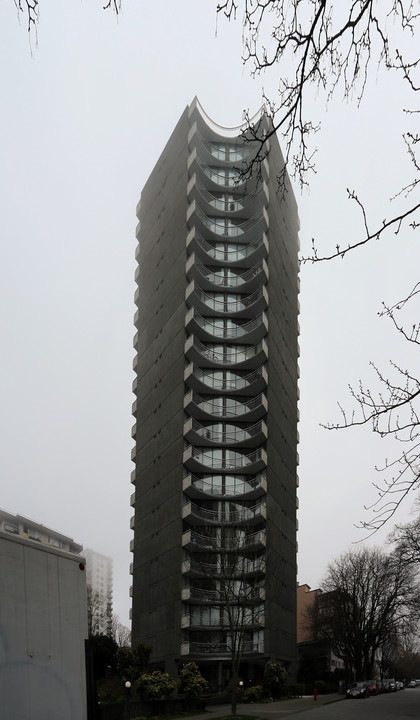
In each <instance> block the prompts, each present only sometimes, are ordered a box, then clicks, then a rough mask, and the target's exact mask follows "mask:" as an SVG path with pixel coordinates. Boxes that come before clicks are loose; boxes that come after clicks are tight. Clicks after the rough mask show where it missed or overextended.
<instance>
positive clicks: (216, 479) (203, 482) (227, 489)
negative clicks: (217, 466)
mask: <svg viewBox="0 0 420 720" xmlns="http://www.w3.org/2000/svg"><path fill="white" fill-rule="evenodd" d="M261 477H262V476H258V477H257V478H249V479H248V478H247V476H246V475H203V476H202V477H201V478H194V487H196V488H198V489H200V490H202V491H203V492H206V493H208V494H211V495H232V496H235V495H244V494H245V493H248V492H251V491H252V490H253V489H254V488H255V486H256V485H257V484H259V483H261Z"/></svg>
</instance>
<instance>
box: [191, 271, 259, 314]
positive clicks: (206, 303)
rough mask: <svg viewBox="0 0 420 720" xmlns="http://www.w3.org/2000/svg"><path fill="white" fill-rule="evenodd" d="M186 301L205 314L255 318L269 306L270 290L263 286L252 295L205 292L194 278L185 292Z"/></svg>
mask: <svg viewBox="0 0 420 720" xmlns="http://www.w3.org/2000/svg"><path fill="white" fill-rule="evenodd" d="M185 302H186V303H187V305H188V307H189V308H194V309H195V310H196V312H198V313H200V315H203V316H208V315H211V316H216V317H220V318H224V317H226V316H228V317H229V318H232V319H234V320H236V321H238V320H242V319H244V320H247V319H255V318H256V317H258V316H259V315H261V313H262V312H263V311H264V310H266V309H267V307H268V292H267V290H266V288H265V287H264V285H263V286H261V287H260V288H258V289H257V290H255V291H254V292H253V293H251V294H250V295H242V294H237V295H235V296H234V297H232V294H231V293H229V294H226V296H225V297H221V293H213V292H209V291H207V292H204V290H202V289H201V288H200V286H199V285H198V284H197V282H196V281H195V280H192V281H191V282H190V284H189V285H188V287H187V290H186V293H185Z"/></svg>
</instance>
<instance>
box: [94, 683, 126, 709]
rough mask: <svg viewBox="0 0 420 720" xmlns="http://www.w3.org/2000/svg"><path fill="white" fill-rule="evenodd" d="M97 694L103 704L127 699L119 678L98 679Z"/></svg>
mask: <svg viewBox="0 0 420 720" xmlns="http://www.w3.org/2000/svg"><path fill="white" fill-rule="evenodd" d="M97 694H98V700H99V702H100V703H103V704H106V703H115V702H125V701H126V700H127V692H126V689H125V687H124V685H123V683H122V682H121V680H114V679H110V680H98V683H97Z"/></svg>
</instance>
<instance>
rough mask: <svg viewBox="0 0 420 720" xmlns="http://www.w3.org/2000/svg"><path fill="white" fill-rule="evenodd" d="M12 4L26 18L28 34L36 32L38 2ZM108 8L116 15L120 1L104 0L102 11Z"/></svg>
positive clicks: (25, 0)
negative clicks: (32, 31)
mask: <svg viewBox="0 0 420 720" xmlns="http://www.w3.org/2000/svg"><path fill="white" fill-rule="evenodd" d="M13 2H14V3H15V6H16V9H17V10H18V12H19V13H22V14H24V15H25V16H26V19H27V22H28V32H31V30H35V31H36V26H37V24H38V20H39V11H40V4H39V0H13ZM108 8H112V9H113V10H114V11H115V13H116V14H117V15H118V14H119V12H120V10H121V0H105V4H104V5H103V9H104V10H108Z"/></svg>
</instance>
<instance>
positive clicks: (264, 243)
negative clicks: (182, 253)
mask: <svg viewBox="0 0 420 720" xmlns="http://www.w3.org/2000/svg"><path fill="white" fill-rule="evenodd" d="M268 251H269V246H268V240H267V236H266V235H265V233H263V234H262V235H261V236H260V237H258V238H257V239H256V240H253V241H252V242H250V243H248V244H245V243H238V244H236V246H235V247H232V246H231V244H230V243H223V242H215V241H213V242H209V241H208V240H205V239H204V238H203V236H202V235H200V233H199V232H198V230H197V228H196V227H193V228H192V229H191V230H190V231H189V233H188V235H187V252H188V254H189V255H191V253H196V254H197V257H198V258H199V259H200V260H201V262H202V263H204V264H205V265H207V266H214V265H218V266H229V267H232V268H235V267H236V266H240V267H241V268H252V267H255V265H257V264H258V263H259V262H260V261H261V260H263V259H265V258H267V256H268Z"/></svg>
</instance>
